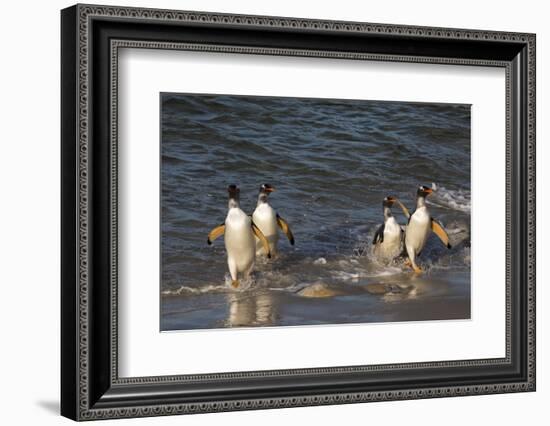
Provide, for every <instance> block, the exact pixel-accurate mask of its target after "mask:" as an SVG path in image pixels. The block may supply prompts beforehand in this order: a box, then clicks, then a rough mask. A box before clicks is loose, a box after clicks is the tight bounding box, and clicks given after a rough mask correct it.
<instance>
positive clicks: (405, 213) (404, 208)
mask: <svg viewBox="0 0 550 426" xmlns="http://www.w3.org/2000/svg"><path fill="white" fill-rule="evenodd" d="M395 202H396V203H397V204H398V205H399V207H401V210H403V214H404V215H405V217H406V218H407V219H410V218H411V214H410V212H409V209H408V208H407V207H405V206H404V205H403V203H402V202H401V201H399V200H398V199H397V198H396V199H395Z"/></svg>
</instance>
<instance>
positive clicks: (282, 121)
mask: <svg viewBox="0 0 550 426" xmlns="http://www.w3.org/2000/svg"><path fill="white" fill-rule="evenodd" d="M160 118H161V129H160V133H161V155H160V157H161V158H160V168H161V200H160V203H161V212H160V213H161V214H160V218H161V241H160V243H161V253H160V255H161V262H160V264H161V271H160V273H161V284H160V285H161V288H160V293H161V298H160V330H161V331H172V330H192V329H216V328H229V327H262V326H300V325H324V324H351V323H357V324H360V323H381V322H383V323H387V322H398V321H426V320H457V319H469V318H470V313H471V312H470V306H471V299H470V297H471V289H470V287H471V274H470V216H471V202H470V200H471V196H470V190H471V174H470V163H471V158H470V154H471V149H470V148H471V146H470V144H471V141H470V139H471V131H470V127H471V105H468V104H451V103H445V104H443V103H420V102H394V101H392V102H388V101H378V100H349V99H323V98H294V97H264V96H241V95H227V94H180V93H161V94H160Z"/></svg>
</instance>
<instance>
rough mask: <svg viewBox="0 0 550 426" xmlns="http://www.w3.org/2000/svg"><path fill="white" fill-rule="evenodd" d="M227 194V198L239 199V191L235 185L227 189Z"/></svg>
mask: <svg viewBox="0 0 550 426" xmlns="http://www.w3.org/2000/svg"><path fill="white" fill-rule="evenodd" d="M227 192H228V193H229V198H233V199H236V200H237V199H239V192H241V190H240V189H239V187H238V186H237V185H229V186H228V187H227Z"/></svg>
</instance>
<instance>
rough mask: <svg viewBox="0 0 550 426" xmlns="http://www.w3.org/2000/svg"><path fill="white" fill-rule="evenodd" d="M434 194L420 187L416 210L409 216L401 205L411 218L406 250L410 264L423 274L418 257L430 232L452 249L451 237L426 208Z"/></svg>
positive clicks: (407, 232)
mask: <svg viewBox="0 0 550 426" xmlns="http://www.w3.org/2000/svg"><path fill="white" fill-rule="evenodd" d="M432 192H433V190H432V189H431V188H428V187H427V186H420V187H419V188H418V190H417V191H416V210H415V211H414V212H413V214H409V212H408V210H407V209H406V207H404V206H403V205H401V208H402V209H403V213H405V216H407V217H408V218H409V223H408V224H407V228H406V230H405V249H406V251H407V255H408V256H409V262H408V263H409V264H410V266H411V267H412V268H413V269H414V271H415V272H422V270H421V269H420V268H419V267H418V265H417V264H416V256H418V255H420V253H421V252H422V249H423V248H424V246H425V245H426V241H427V240H428V237H429V235H430V231H433V232H434V233H435V234H436V235H437V236H438V237H439V238H440V239H441V241H442V242H443V244H445V246H447V248H449V249H450V248H451V245H450V244H449V236H448V235H447V233H446V232H445V230H444V229H443V227H442V226H441V225H440V224H439V223H438V222H437V221H436V220H435V219H433V218H432V217H431V215H430V211H429V210H428V207H427V206H426V197H427V196H428V195H430V194H431V193H432Z"/></svg>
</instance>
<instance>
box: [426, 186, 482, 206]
mask: <svg viewBox="0 0 550 426" xmlns="http://www.w3.org/2000/svg"><path fill="white" fill-rule="evenodd" d="M432 189H433V190H434V192H433V193H432V195H431V196H430V197H429V198H428V199H427V202H428V203H430V204H434V205H436V206H439V207H443V208H446V209H450V210H456V211H460V212H464V213H470V209H471V207H472V202H471V194H470V191H469V190H466V189H447V188H445V187H443V186H439V185H437V184H436V183H435V182H434V183H432Z"/></svg>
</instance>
